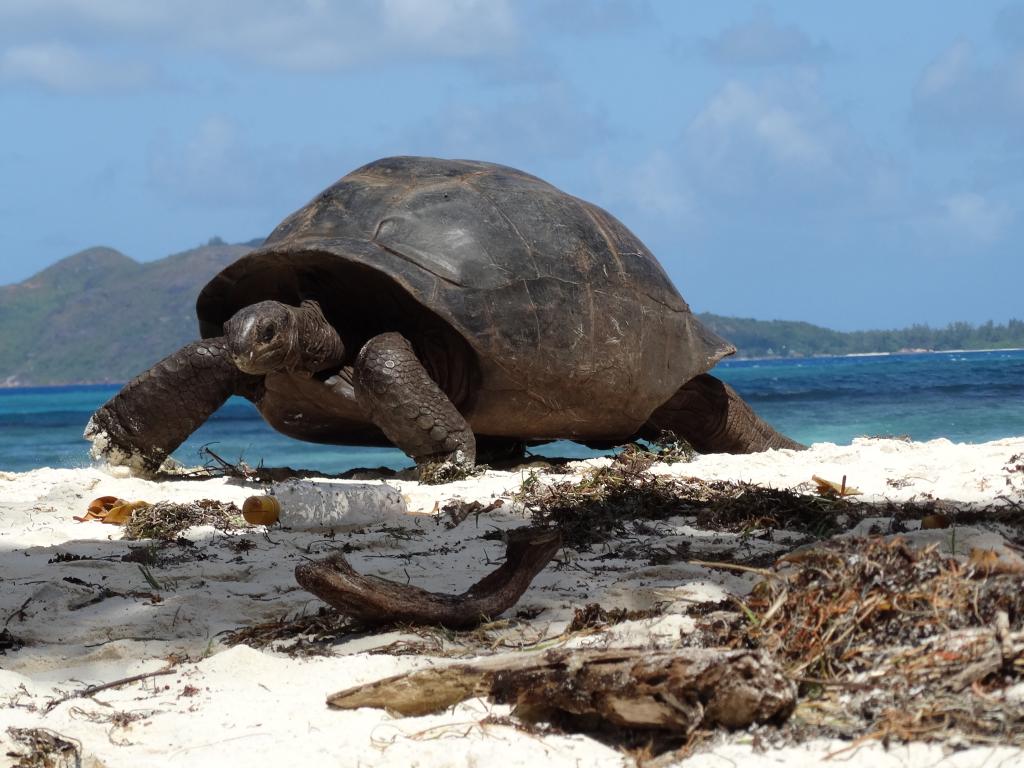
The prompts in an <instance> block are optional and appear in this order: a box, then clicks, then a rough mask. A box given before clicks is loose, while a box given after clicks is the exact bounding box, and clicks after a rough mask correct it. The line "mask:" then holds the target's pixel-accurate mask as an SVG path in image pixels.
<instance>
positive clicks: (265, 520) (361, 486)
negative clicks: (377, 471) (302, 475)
mask: <svg viewBox="0 0 1024 768" xmlns="http://www.w3.org/2000/svg"><path fill="white" fill-rule="evenodd" d="M268 490H269V495H263V496H250V497H249V498H247V499H246V500H245V503H244V504H243V505H242V516H243V517H244V518H245V520H246V522H248V523H250V524H252V525H273V524H275V523H280V524H281V525H282V526H284V527H286V528H294V529H296V530H304V531H343V530H353V529H356V528H364V527H366V526H367V525H371V524H374V523H378V522H382V521H391V522H394V523H399V522H401V521H403V520H408V518H407V517H406V515H407V514H408V511H409V510H408V508H407V507H406V503H405V499H404V498H403V496H402V494H401V492H400V491H399V490H398V489H397V488H395V487H394V486H391V485H388V484H387V483H352V482H333V481H330V480H305V479H297V478H296V479H292V480H285V481H284V482H280V483H274V484H273V485H272V486H271V487H270V488H269V489H268Z"/></svg>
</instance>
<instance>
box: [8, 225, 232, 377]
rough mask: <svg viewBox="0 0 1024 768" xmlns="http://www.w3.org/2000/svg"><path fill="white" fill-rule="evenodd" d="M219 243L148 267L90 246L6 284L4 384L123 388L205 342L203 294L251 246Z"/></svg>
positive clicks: (114, 252) (174, 256)
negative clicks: (198, 312)
mask: <svg viewBox="0 0 1024 768" xmlns="http://www.w3.org/2000/svg"><path fill="white" fill-rule="evenodd" d="M211 243H212V244H211V245H207V246H203V247H201V248H195V249H193V250H191V251H185V252H184V253H178V254H175V255H173V256H168V257H167V258H164V259H160V260H159V261H152V262H146V263H139V262H137V261H134V260H133V259H130V258H129V257H127V256H125V255H124V254H122V253H119V252H118V251H115V250H113V249H111V248H90V249H88V250H85V251H82V252H80V253H76V254H74V255H73V256H69V257H68V258H66V259H63V260H61V261H59V262H57V263H56V264H54V265H53V266H51V267H49V268H47V269H45V270H43V271H42V272H40V273H38V274H36V275H34V276H33V277H31V278H29V279H28V280H26V281H24V282H22V283H18V284H16V285H7V286H3V287H0V339H3V343H0V384H4V385H7V386H42V385H49V384H70V383H105V382H123V381H127V380H128V379H130V378H131V377H132V376H134V375H135V374H137V373H139V372H140V371H143V370H145V369H146V368H148V367H149V366H150V365H152V364H153V363H155V362H156V361H157V360H159V359H160V358H162V357H164V356H166V355H167V354H169V353H170V352H172V351H174V350H175V349H177V348H178V347H180V346H181V345H183V344H185V343H187V342H188V341H190V340H192V339H195V338H197V337H198V328H197V322H196V317H195V301H196V296H197V295H198V293H199V291H200V289H201V288H202V287H203V286H204V285H205V284H206V282H207V281H208V280H209V279H210V278H211V277H213V275H215V274H216V273H217V272H219V271H220V270H221V269H223V268H224V267H225V266H226V265H227V264H230V263H231V262H232V261H234V260H235V259H237V258H239V257H240V256H242V255H244V254H245V253H248V252H249V251H250V250H252V246H251V245H250V244H246V245H225V244H222V243H220V242H219V241H218V240H216V239H214V240H212V241H211Z"/></svg>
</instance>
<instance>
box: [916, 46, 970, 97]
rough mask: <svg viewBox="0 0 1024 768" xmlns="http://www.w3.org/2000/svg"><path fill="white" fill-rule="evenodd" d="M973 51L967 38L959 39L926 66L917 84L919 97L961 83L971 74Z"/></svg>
mask: <svg viewBox="0 0 1024 768" xmlns="http://www.w3.org/2000/svg"><path fill="white" fill-rule="evenodd" d="M972 57H973V51H972V49H971V44H970V43H968V42H967V41H966V40H958V41H957V42H955V43H953V45H951V46H950V47H949V48H947V49H946V50H945V51H943V52H942V53H941V54H940V55H939V56H938V57H937V58H936V59H935V60H934V61H932V62H931V63H930V64H929V65H928V66H927V67H925V70H924V73H923V74H922V75H921V79H920V81H919V82H918V84H917V95H918V97H919V98H922V99H927V98H930V97H933V96H936V95H940V94H942V92H943V91H948V90H950V89H951V88H955V87H956V86H958V85H961V84H962V83H963V82H964V81H965V80H967V79H968V78H969V76H970V69H971V64H972V62H971V59H972Z"/></svg>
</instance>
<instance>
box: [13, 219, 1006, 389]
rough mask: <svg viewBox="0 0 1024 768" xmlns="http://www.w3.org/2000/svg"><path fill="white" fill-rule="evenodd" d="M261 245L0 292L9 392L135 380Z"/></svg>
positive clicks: (742, 323)
mask: <svg viewBox="0 0 1024 768" xmlns="http://www.w3.org/2000/svg"><path fill="white" fill-rule="evenodd" d="M260 242H262V241H261V240H253V241H250V242H247V243H240V244H236V245H229V244H227V243H224V242H223V241H222V240H221V239H220V238H211V240H210V241H209V242H208V243H207V244H206V245H203V246H200V247H198V248H194V249H192V250H189V251H185V252H183V253H178V254H174V255H172V256H168V257H166V258H164V259H160V260H158V261H151V262H145V263H140V262H137V261H134V260H133V259H131V258H129V257H128V256H125V255H124V254H123V253H120V252H119V251H116V250H114V249H112V248H102V247H98V248H90V249H88V250H85V251H81V252H80V253H76V254H74V255H73V256H69V257H67V258H66V259H63V260H62V261H59V262H58V263H56V264H54V265H53V266H51V267H48V268H47V269H44V270H43V271H42V272H39V273H38V274H36V275H33V276H32V277H30V278H29V279H28V280H25V281H24V282H21V283H17V284H15V285H7V286H2V287H0V338H2V339H3V340H4V341H3V344H2V345H0V386H5V387H18V386H21V387H27V386H51V385H62V384H111V383H121V382H124V381H127V380H128V379H130V378H131V377H132V376H134V375H135V374H137V373H139V372H140V371H143V370H145V369H146V368H148V367H149V366H151V365H152V364H153V363H155V362H156V361H157V360H159V359H160V358H162V357H164V356H166V355H168V354H169V353H171V352H173V351H174V350H175V349H178V348H179V347H181V346H182V345H184V344H186V343H187V342H189V341H191V340H192V339H194V338H195V337H196V335H197V333H198V331H197V323H196V318H195V300H196V296H197V295H198V293H199V290H200V289H201V288H202V287H203V286H204V285H205V284H206V283H207V281H208V280H209V279H210V278H211V277H212V276H213V275H215V274H216V273H217V272H219V271H220V270H221V269H223V268H224V267H225V266H226V265H228V264H230V263H231V262H233V261H235V260H236V259H238V258H239V257H240V256H243V255H244V254H246V253H248V252H249V251H251V250H252V249H253V248H254V247H256V246H258V245H259V244H260ZM699 317H700V318H701V320H702V321H703V322H705V323H706V324H707V325H708V326H709V327H711V328H712V329H714V330H715V332H717V333H718V334H719V335H721V336H723V337H725V338H727V339H729V341H731V342H732V343H733V344H735V345H736V346H737V348H738V349H739V352H738V355H739V356H740V357H808V356H814V355H848V354H866V353H872V352H900V351H907V350H914V351H923V350H943V349H997V348H1009V347H1024V321H1020V320H1011V321H1010V322H1009V323H1007V324H1006V325H995V324H993V323H991V322H989V323H985V324H984V325H981V326H973V325H970V324H968V323H953V324H951V325H949V326H947V327H945V328H931V327H929V326H926V325H914V326H911V327H910V328H905V329H902V330H893V331H853V332H841V331H833V330H829V329H828V328H821V327H819V326H816V325H812V324H810V323H803V322H795V321H786V320H753V319H747V318H737V317H723V316H721V315H713V314H709V313H704V314H701V315H699Z"/></svg>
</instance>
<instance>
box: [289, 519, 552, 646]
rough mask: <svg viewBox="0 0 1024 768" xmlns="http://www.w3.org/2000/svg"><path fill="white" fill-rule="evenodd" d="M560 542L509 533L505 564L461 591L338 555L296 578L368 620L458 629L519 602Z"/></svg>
mask: <svg viewBox="0 0 1024 768" xmlns="http://www.w3.org/2000/svg"><path fill="white" fill-rule="evenodd" d="M560 545H561V536H560V535H559V533H558V532H557V531H554V530H551V529H543V530H542V529H537V528H524V529H519V530H515V531H512V532H510V533H509V534H508V550H507V551H506V553H505V562H504V564H502V566H501V567H500V568H498V569H497V570H496V571H493V572H491V573H490V574H488V575H487V576H485V577H484V578H483V579H481V580H480V581H478V582H477V583H476V584H474V585H473V586H472V587H470V588H469V589H468V590H467V591H466V592H464V593H462V594H461V595H443V594H438V593H437V592H428V591H426V590H425V589H420V588H419V587H414V586H412V585H410V584H398V583H396V582H393V581H388V580H387V579H382V578H380V577H378V576H363V575H361V574H359V573H357V572H356V570H355V569H354V568H353V567H352V566H351V565H349V563H348V561H347V560H346V559H345V558H344V557H343V556H342V555H340V554H338V555H334V556H332V557H329V558H327V559H325V560H318V561H315V562H309V563H303V564H301V565H299V566H298V567H296V569H295V578H296V580H297V581H298V582H299V584H300V585H301V586H302V588H303V589H306V590H308V591H309V592H312V593H313V594H314V595H316V596H317V597H319V598H320V599H321V600H323V601H324V602H326V603H328V604H330V605H332V606H334V607H335V608H337V609H338V610H339V611H341V613H343V614H345V615H346V616H351V617H353V618H356V619H359V620H361V621H363V622H366V623H367V624H384V623H389V622H395V621H404V622H411V623H414V624H436V625H440V626H444V627H450V628H453V629H459V628H465V627H472V626H476V625H477V624H480V623H481V622H483V621H487V620H488V619H490V618H493V617H496V616H498V615H499V614H501V613H503V612H504V611H506V610H508V609H509V608H511V607H512V606H513V605H515V604H516V601H517V600H518V599H519V598H520V597H521V596H522V594H523V592H525V591H526V588H527V587H528V586H530V582H532V581H533V579H534V577H535V576H536V575H537V574H538V573H540V572H541V571H542V570H544V566H546V565H547V564H548V562H549V561H550V560H551V558H552V557H554V554H555V552H557V551H558V547H559V546H560Z"/></svg>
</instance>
